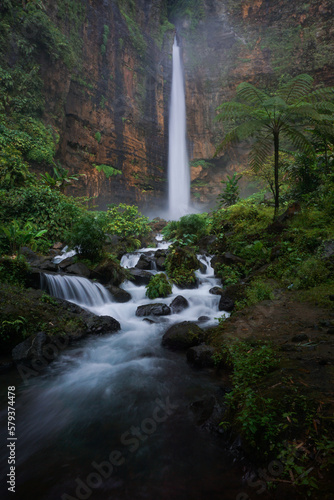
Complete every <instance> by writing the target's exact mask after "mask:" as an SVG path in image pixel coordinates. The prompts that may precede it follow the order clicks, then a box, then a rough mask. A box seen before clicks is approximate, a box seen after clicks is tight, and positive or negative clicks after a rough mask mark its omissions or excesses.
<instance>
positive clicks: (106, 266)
mask: <svg viewBox="0 0 334 500" xmlns="http://www.w3.org/2000/svg"><path fill="white" fill-rule="evenodd" d="M90 277H91V278H92V279H96V280H97V281H99V282H100V283H102V285H115V286H119V285H120V284H121V283H122V281H123V280H124V270H123V269H122V268H121V267H120V266H119V264H118V263H117V262H115V261H114V260H112V259H109V260H107V261H105V262H102V263H101V264H99V265H98V266H96V267H95V269H94V270H93V271H92V272H91V275H90Z"/></svg>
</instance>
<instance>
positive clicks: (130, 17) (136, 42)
mask: <svg viewBox="0 0 334 500" xmlns="http://www.w3.org/2000/svg"><path fill="white" fill-rule="evenodd" d="M118 7H119V10H120V12H121V14H122V17H123V19H124V21H125V23H126V26H127V28H128V31H129V36H130V40H131V43H132V46H133V47H134V49H135V50H136V51H137V52H138V54H139V56H140V57H142V58H143V57H144V56H145V54H146V49H147V43H146V40H145V38H144V36H143V33H142V30H141V29H140V27H139V25H138V24H137V21H136V3H135V1H134V0H126V1H124V0H118ZM119 41H121V39H120V40H119Z"/></svg>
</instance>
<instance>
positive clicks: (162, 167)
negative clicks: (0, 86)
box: [0, 0, 334, 213]
mask: <svg viewBox="0 0 334 500" xmlns="http://www.w3.org/2000/svg"><path fill="white" fill-rule="evenodd" d="M32 5H34V8H37V7H36V5H37V6H38V8H39V10H37V14H36V16H35V18H34V19H35V20H34V21H33V22H30V24H25V20H23V22H22V19H21V18H20V19H16V17H17V15H18V14H17V13H19V12H22V8H23V9H24V11H28V9H29V7H31V6H32ZM8 6H9V7H8ZM3 9H5V10H6V9H7V11H8V10H10V11H11V13H12V22H13V23H16V24H15V26H16V28H15V29H16V30H18V29H20V30H21V34H20V36H21V38H19V39H18V40H19V41H20V45H19V46H18V43H17V42H15V37H14V38H13V37H12V39H11V42H10V47H9V48H8V54H7V58H8V61H7V63H8V65H9V66H11V67H12V68H13V67H14V66H15V64H16V61H17V54H18V52H19V51H21V52H22V50H23V49H24V50H26V51H27V54H28V53H30V52H31V51H32V50H34V51H35V52H34V53H36V54H37V55H36V64H37V63H38V65H39V66H38V67H39V68H40V69H39V73H40V75H41V77H42V82H43V93H44V98H45V99H44V100H45V106H44V111H43V117H44V121H45V122H46V123H47V124H49V125H50V126H51V127H52V129H53V131H54V133H55V135H56V136H57V137H58V142H57V153H56V158H57V159H58V160H59V162H60V163H61V164H62V165H63V166H65V167H66V168H68V169H69V170H70V173H71V174H74V173H80V174H83V175H82V176H80V178H79V180H78V181H77V182H76V183H75V185H74V186H73V187H72V188H70V191H69V193H71V194H74V195H79V196H90V197H92V198H93V201H92V206H93V205H94V204H95V206H98V207H99V208H105V207H106V206H107V205H108V204H109V203H119V202H127V203H134V204H138V205H139V206H140V207H141V208H142V209H144V210H145V211H150V210H151V211H152V213H157V211H158V210H159V209H161V208H162V205H163V203H162V201H161V200H166V198H167V152H168V110H169V95H170V85H171V71H172V65H171V62H172V61H171V54H172V44H173V38H174V34H175V28H176V29H177V34H178V37H179V41H180V44H181V45H182V47H183V60H184V68H185V81H186V106H187V126H188V146H189V156H190V159H191V164H192V167H191V178H192V195H193V199H194V200H197V201H199V202H200V203H201V205H202V206H207V205H208V204H209V205H210V203H211V204H212V203H213V200H214V199H215V197H216V195H217V194H218V192H219V191H220V182H219V181H220V180H221V179H222V178H223V177H224V176H225V175H226V173H231V172H233V171H234V170H240V169H241V167H242V166H243V165H245V162H246V153H247V150H245V149H243V148H242V147H240V148H239V149H238V150H233V151H229V152H227V153H225V154H223V155H222V156H221V157H220V158H218V159H215V160H212V157H213V154H214V151H215V147H216V145H217V144H218V142H219V139H220V138H221V137H222V132H223V131H222V130H221V127H220V125H218V124H217V123H216V122H215V120H214V118H215V115H216V108H217V106H218V105H219V104H220V103H221V102H223V101H224V100H225V99H230V98H231V97H232V96H233V94H234V90H235V87H236V85H237V84H238V83H240V82H241V81H245V80H248V81H251V82H253V83H256V84H262V85H266V86H268V85H271V84H274V83H275V82H277V80H278V79H279V78H280V77H281V76H282V75H283V74H291V75H295V74H298V73H301V72H308V73H311V74H313V75H314V76H315V77H316V79H317V80H318V81H324V82H325V83H326V84H333V83H334V80H333V57H332V54H333V49H334V47H333V30H334V28H333V26H332V19H333V14H334V5H333V2H332V1H331V0H310V1H309V2H308V3H304V2H303V1H302V0H294V2H291V1H288V0H275V1H274V0H182V1H180V0H57V1H51V0H43V2H42V1H41V0H35V1H34V2H32V0H30V2H29V0H27V1H19V0H6V1H5V2H4V7H1V6H0V14H1V10H3ZM39 13H40V14H39ZM20 15H21V14H20ZM45 15H46V16H47V17H48V19H49V20H50V21H51V23H52V26H54V27H55V29H54V30H53V28H52V27H51V28H50V27H46V26H45V23H46V21H45ZM43 16H44V18H43ZM43 19H44V21H43ZM18 22H20V23H21V26H23V27H22V28H18V27H17V26H19V24H17V23H18ZM34 23H35V24H34ZM43 23H44V24H43ZM7 28H8V30H7V35H6V36H7V38H6V40H9V39H10V30H9V28H10V26H4V29H7ZM22 30H23V35H22ZM56 30H58V31H56ZM59 33H62V35H63V36H64V37H65V38H64V40H65V41H67V42H66V43H67V44H68V45H66V47H69V48H70V51H69V50H68V49H64V47H65V45H64V41H63V39H62V38H61V37H60V34H59ZM1 36H2V35H1V30H0V39H1ZM22 37H23V38H22ZM13 40H14V41H13ZM22 44H23V45H24V44H26V45H25V46H24V47H23V48H22ZM55 46H57V50H58V52H57V53H53V50H54V47H55ZM29 51H30V52H29ZM67 52H71V54H69V53H67ZM59 54H61V57H59ZM70 56H71V57H70ZM36 67H37V66H36ZM43 168H44V169H45V168H47V166H45V165H44V166H39V167H38V166H36V170H37V171H41V170H43Z"/></svg>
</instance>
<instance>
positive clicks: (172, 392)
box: [1, 242, 241, 500]
mask: <svg viewBox="0 0 334 500" xmlns="http://www.w3.org/2000/svg"><path fill="white" fill-rule="evenodd" d="M160 244H161V245H162V246H164V245H166V243H164V242H160ZM147 250H148V249H141V250H139V251H137V252H135V253H134V254H129V255H128V256H127V257H126V258H124V265H126V264H127V263H129V262H130V261H131V260H132V259H133V260H132V262H134V261H135V258H137V257H138V254H139V255H140V254H141V253H145V251H147ZM149 251H153V250H152V249H149ZM199 258H200V260H201V261H202V263H203V264H205V265H206V266H207V270H206V272H205V273H201V272H200V271H197V277H198V278H199V282H200V284H199V288H198V289H192V290H180V289H178V288H177V287H175V286H174V287H173V293H172V295H171V296H170V297H167V298H165V299H156V300H154V301H150V300H149V299H148V298H147V297H145V287H144V286H135V285H134V284H132V283H131V282H126V283H124V284H123V288H124V289H125V290H127V291H128V292H129V293H130V294H131V296H132V299H131V300H130V301H129V302H127V303H116V302H113V300H112V298H111V296H110V295H109V293H108V292H107V291H106V290H105V289H104V288H103V287H102V286H101V285H98V284H95V283H92V282H91V281H89V280H87V279H85V278H75V277H70V276H60V275H47V276H46V277H45V279H46V280H47V281H48V289H49V291H50V293H52V294H54V295H55V296H61V297H63V298H66V299H67V300H70V301H72V302H74V303H76V304H79V305H80V306H81V307H84V308H86V309H88V310H89V311H92V312H94V313H95V314H98V315H110V316H112V317H114V318H115V319H117V320H118V321H119V322H120V324H121V331H120V332H118V333H114V334H110V335H104V336H101V337H92V338H88V339H84V340H83V341H80V342H78V343H76V344H74V345H73V346H72V347H71V348H70V349H68V350H66V351H64V353H63V354H62V355H61V356H60V357H59V358H58V359H57V360H56V361H54V362H53V363H52V365H50V366H49V368H48V369H47V370H46V372H45V374H44V375H43V376H39V377H32V378H30V379H29V383H28V386H27V387H25V386H23V384H22V383H21V388H20V383H19V380H18V382H17V384H16V385H17V386H18V388H19V393H20V394H18V396H20V397H18V400H17V414H18V416H19V418H18V426H17V436H18V443H19V453H18V455H17V463H16V467H17V490H18V494H17V498H18V499H21V498H22V499H23V498H34V499H35V500H56V499H57V500H59V499H61V500H63V499H66V500H68V499H69V498H76V499H77V498H83V497H85V498H92V499H94V500H95V499H97V500H106V499H109V498H110V499H114V498H115V499H118V500H133V499H136V500H153V499H154V500H155V499H156V498H161V499H165V500H186V499H188V498H191V499H192V500H202V499H203V498H211V496H210V495H211V494H210V491H211V490H210V488H212V489H213V491H218V492H219V491H220V492H221V494H224V492H225V491H226V487H227V485H231V484H232V485H233V488H234V491H236V492H238V489H239V488H240V487H241V486H240V484H241V483H240V477H241V474H240V475H239V473H238V474H237V475H235V476H233V477H231V470H232V469H233V467H234V465H233V464H232V462H231V460H230V458H229V457H228V453H227V451H224V449H222V445H220V444H219V443H218V442H216V441H215V439H214V438H213V437H211V436H210V434H208V433H204V434H202V433H201V432H199V431H198V427H197V426H196V424H195V423H194V418H195V417H194V414H193V411H192V410H190V408H191V405H192V404H193V402H194V401H207V400H210V398H216V397H217V398H218V399H221V398H222V397H223V396H222V394H223V393H222V392H221V388H220V383H219V381H218V380H217V379H216V378H215V375H214V372H212V371H205V370H204V371H201V372H198V371H194V369H192V368H191V367H190V366H189V365H188V364H187V361H186V359H185V356H184V355H183V354H179V353H174V352H172V351H169V350H167V349H164V348H162V347H161V337H162V335H163V333H164V332H165V331H166V329H167V328H168V327H169V326H170V325H171V324H173V323H176V322H181V321H185V320H191V321H196V320H197V318H199V317H200V316H206V317H207V320H206V322H203V323H201V322H200V323H199V325H200V326H208V325H212V324H214V323H216V320H215V319H214V318H216V317H218V316H221V315H223V314H224V313H223V312H221V311H220V312H219V311H218V301H219V297H218V296H216V295H212V294H210V293H209V289H210V288H211V287H212V286H215V285H217V284H218V280H216V279H215V278H214V276H213V269H212V268H211V266H210V258H209V257H207V256H199ZM155 272H157V271H154V270H152V271H151V273H152V274H154V273H155ZM176 295H183V296H184V297H185V298H186V299H187V300H188V302H189V307H188V308H187V309H185V310H184V311H182V312H181V313H179V314H171V315H170V316H164V317H157V318H153V319H154V320H155V321H156V322H155V323H152V324H149V323H147V322H146V321H143V318H140V317H137V316H136V314H135V313H136V309H137V307H138V306H139V305H142V304H147V303H154V302H163V303H165V304H170V303H171V302H172V300H173V298H174V297H176ZM169 402H170V404H171V405H172V408H173V409H172V410H170V412H169V413H168V415H167V416H166V419H164V420H154V418H155V417H154V415H158V416H159V418H162V416H163V411H162V408H163V407H164V408H165V407H166V405H167V403H168V404H169ZM200 404H202V403H200ZM159 405H160V406H159ZM167 406H168V405H167ZM195 409H196V408H195ZM194 411H195V410H194ZM167 417H168V418H167ZM1 418H2V419H4V420H5V418H6V412H5V410H4V411H2V412H1ZM196 418H197V417H196ZM152 422H153V423H152ZM159 422H160V423H159ZM138 429H139V430H140V434H138V432H139V431H138ZM4 442H5V441H4ZM113 450H117V451H118V452H119V453H121V454H122V457H124V462H122V465H120V466H119V467H114V469H113V472H112V474H111V475H110V477H108V478H107V479H103V481H102V482H101V484H99V485H95V484H94V485H93V486H90V487H89V486H87V482H86V480H87V478H88V477H90V476H89V474H92V473H95V474H96V467H97V465H94V464H101V463H106V461H107V460H108V457H110V456H111V453H112V452H113ZM4 463H5V462H4ZM80 481H81V482H80ZM78 484H80V485H82V484H85V485H86V486H85V487H84V486H81V488H82V489H80V491H79V490H77V488H78ZM91 484H93V482H92V483H91ZM85 488H86V490H85ZM87 488H88V490H90V491H91V496H90V495H88V493H87V491H88V490H87ZM208 488H209V490H208ZM77 491H79V493H80V495H81V496H78V493H77ZM208 491H209V493H208ZM203 495H204V496H203ZM205 495H209V496H205Z"/></svg>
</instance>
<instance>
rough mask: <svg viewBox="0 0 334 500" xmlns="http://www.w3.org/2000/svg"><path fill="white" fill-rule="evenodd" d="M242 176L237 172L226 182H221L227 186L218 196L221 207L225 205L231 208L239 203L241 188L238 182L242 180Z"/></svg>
mask: <svg viewBox="0 0 334 500" xmlns="http://www.w3.org/2000/svg"><path fill="white" fill-rule="evenodd" d="M241 177H242V175H237V174H236V173H235V172H234V174H233V175H232V177H231V176H229V175H228V176H227V180H226V181H220V182H221V183H222V184H224V185H225V188H224V191H223V192H222V193H221V194H220V195H218V197H217V198H218V204H219V207H221V206H223V205H225V206H226V207H229V206H230V205H235V204H236V203H237V201H239V199H240V198H239V186H238V181H239V180H240V179H241Z"/></svg>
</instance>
